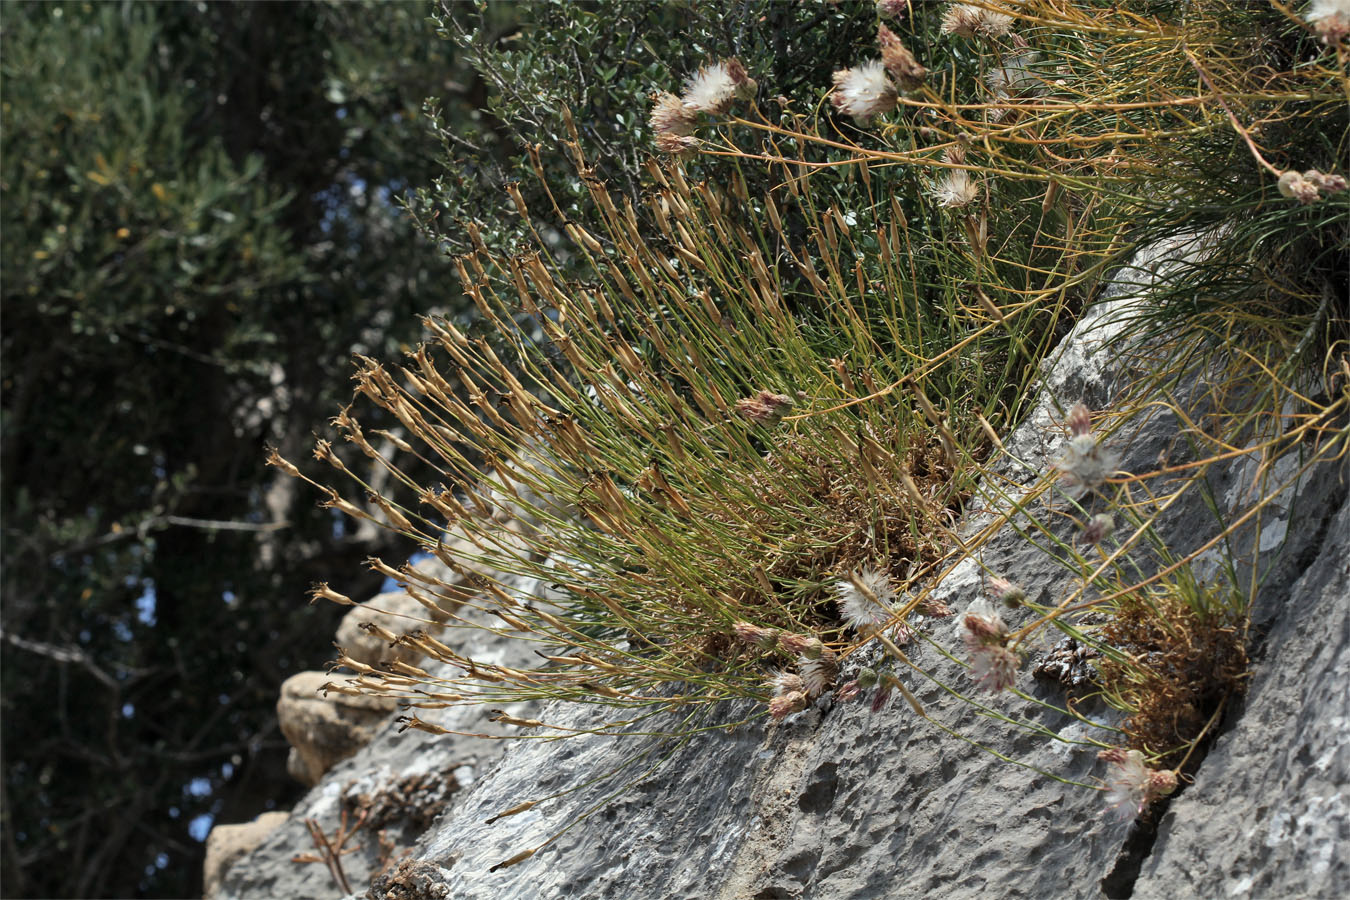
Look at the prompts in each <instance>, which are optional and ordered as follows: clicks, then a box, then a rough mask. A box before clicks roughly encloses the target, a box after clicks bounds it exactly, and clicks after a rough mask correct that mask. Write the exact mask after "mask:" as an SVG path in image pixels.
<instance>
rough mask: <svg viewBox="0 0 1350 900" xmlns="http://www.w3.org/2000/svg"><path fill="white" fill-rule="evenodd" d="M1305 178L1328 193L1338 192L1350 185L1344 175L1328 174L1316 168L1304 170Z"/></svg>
mask: <svg viewBox="0 0 1350 900" xmlns="http://www.w3.org/2000/svg"><path fill="white" fill-rule="evenodd" d="M1303 180H1304V181H1306V182H1308V183H1310V184H1312V185H1313V186H1314V187H1316V188H1317V189H1318V190H1319V191H1322V192H1323V193H1326V194H1337V193H1340V192H1341V191H1343V190H1345V189H1346V187H1347V186H1350V183H1348V182H1346V180H1345V176H1344V175H1326V174H1323V173H1322V172H1319V171H1317V170H1316V169H1309V170H1308V171H1306V172H1304V173H1303Z"/></svg>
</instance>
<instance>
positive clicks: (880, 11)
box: [877, 0, 909, 22]
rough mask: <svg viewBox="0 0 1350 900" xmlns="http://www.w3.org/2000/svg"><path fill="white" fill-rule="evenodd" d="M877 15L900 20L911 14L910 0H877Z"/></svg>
mask: <svg viewBox="0 0 1350 900" xmlns="http://www.w3.org/2000/svg"><path fill="white" fill-rule="evenodd" d="M877 15H879V16H881V17H882V18H883V19H892V20H894V21H896V22H899V21H900V20H901V19H903V18H904V17H905V16H907V15H909V0H877Z"/></svg>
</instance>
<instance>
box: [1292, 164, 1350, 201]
mask: <svg viewBox="0 0 1350 900" xmlns="http://www.w3.org/2000/svg"><path fill="white" fill-rule="evenodd" d="M1276 186H1277V187H1278V188H1279V190H1280V193H1281V194H1283V195H1284V196H1286V197H1289V198H1291V199H1294V200H1297V201H1298V202H1299V203H1302V204H1303V205H1304V206H1307V205H1308V204H1310V203H1316V202H1317V201H1318V200H1319V199H1320V198H1321V194H1322V193H1327V194H1335V193H1337V192H1339V191H1343V190H1345V189H1346V180H1345V178H1344V177H1342V176H1340V175H1324V174H1322V173H1321V172H1319V171H1317V170H1316V169H1309V170H1308V171H1306V172H1302V173H1300V172H1297V171H1295V170H1294V169H1290V170H1289V171H1288V172H1285V173H1284V174H1283V175H1281V176H1280V180H1279V182H1278V183H1277V185H1276Z"/></svg>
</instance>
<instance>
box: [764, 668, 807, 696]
mask: <svg viewBox="0 0 1350 900" xmlns="http://www.w3.org/2000/svg"><path fill="white" fill-rule="evenodd" d="M764 686H765V687H767V688H769V689H770V690H771V691H773V695H774V696H775V697H781V696H783V695H784V694H791V693H793V692H794V691H796V692H800V693H803V694H805V693H806V682H805V681H803V680H802V677H801V676H800V675H798V674H797V673H796V672H776V673H774V676H773V677H772V678H770V679H769V680H768V681H767V682H765V684H764Z"/></svg>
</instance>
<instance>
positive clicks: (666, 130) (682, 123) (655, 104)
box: [648, 91, 698, 136]
mask: <svg viewBox="0 0 1350 900" xmlns="http://www.w3.org/2000/svg"><path fill="white" fill-rule="evenodd" d="M697 121H698V113H697V111H696V110H694V109H692V108H690V107H688V106H685V104H684V101H683V100H681V99H680V98H679V97H676V96H675V95H674V94H672V93H670V92H669V91H661V92H660V93H658V94H656V95H655V97H654V98H653V101H652V114H651V118H650V119H649V120H648V122H649V123H650V125H651V126H652V131H653V132H655V133H656V134H675V135H680V136H686V135H690V134H693V133H694V126H695V124H696V123H697Z"/></svg>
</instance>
